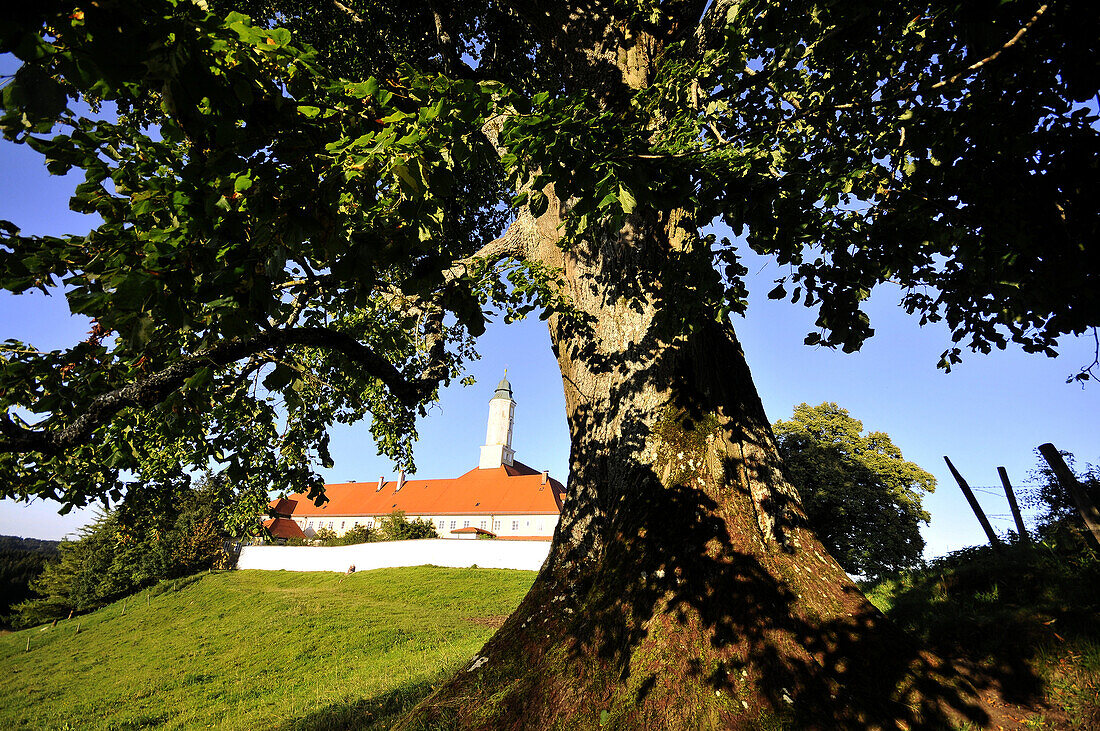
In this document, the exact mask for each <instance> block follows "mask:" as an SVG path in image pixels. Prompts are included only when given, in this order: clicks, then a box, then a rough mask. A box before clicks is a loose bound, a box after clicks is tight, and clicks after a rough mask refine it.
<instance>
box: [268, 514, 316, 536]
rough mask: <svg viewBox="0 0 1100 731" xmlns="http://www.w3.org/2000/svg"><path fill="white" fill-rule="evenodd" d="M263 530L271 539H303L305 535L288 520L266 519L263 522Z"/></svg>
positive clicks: (295, 524) (296, 525)
mask: <svg viewBox="0 0 1100 731" xmlns="http://www.w3.org/2000/svg"><path fill="white" fill-rule="evenodd" d="M264 528H267V530H268V532H269V533H271V537H272V538H305V537H306V534H305V533H303V532H302V529H301V528H299V527H298V524H297V523H295V522H294V521H293V520H291V519H290V518H268V519H267V520H265V521H264Z"/></svg>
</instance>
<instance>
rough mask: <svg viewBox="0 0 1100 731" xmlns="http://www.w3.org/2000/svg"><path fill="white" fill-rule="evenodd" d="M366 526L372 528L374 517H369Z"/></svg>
mask: <svg viewBox="0 0 1100 731" xmlns="http://www.w3.org/2000/svg"><path fill="white" fill-rule="evenodd" d="M367 527H368V528H373V527H374V518H371V519H370V520H368V521H367Z"/></svg>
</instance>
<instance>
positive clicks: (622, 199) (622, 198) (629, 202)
mask: <svg viewBox="0 0 1100 731" xmlns="http://www.w3.org/2000/svg"><path fill="white" fill-rule="evenodd" d="M619 203H621V204H622V206H623V213H633V212H634V209H635V208H637V206H638V201H636V200H635V199H634V195H633V194H632V193H631V192H630V191H629V190H628V189H627V188H624V187H623V185H622V183H620V184H619Z"/></svg>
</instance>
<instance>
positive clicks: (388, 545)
mask: <svg viewBox="0 0 1100 731" xmlns="http://www.w3.org/2000/svg"><path fill="white" fill-rule="evenodd" d="M549 553H550V541H501V540H496V541H460V540H458V541H456V540H454V539H446V538H426V539H421V540H415V541H384V542H380V543H360V544H357V545H353V546H245V547H243V548H242V549H241V556H240V558H239V559H238V560H237V568H238V569H261V570H265V571H338V572H340V573H343V572H345V571H347V570H348V568H349V567H351V566H355V570H356V571H369V570H371V569H385V568H398V567H402V566H424V565H432V566H446V567H449V568H470V567H472V566H477V567H479V568H483V569H521V570H524V571H538V570H539V569H540V568H542V564H543V562H544V561H545V560H546V556H547V555H548V554H549Z"/></svg>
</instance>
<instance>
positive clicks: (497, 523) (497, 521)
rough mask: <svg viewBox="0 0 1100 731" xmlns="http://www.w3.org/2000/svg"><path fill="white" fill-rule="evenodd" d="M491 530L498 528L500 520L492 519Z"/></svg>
mask: <svg viewBox="0 0 1100 731" xmlns="http://www.w3.org/2000/svg"><path fill="white" fill-rule="evenodd" d="M493 530H500V521H499V520H494V521H493Z"/></svg>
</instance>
